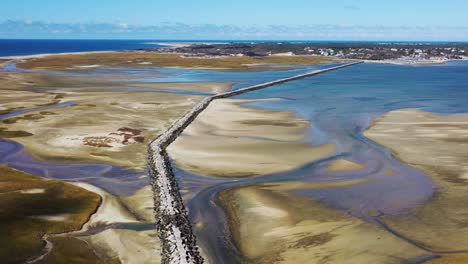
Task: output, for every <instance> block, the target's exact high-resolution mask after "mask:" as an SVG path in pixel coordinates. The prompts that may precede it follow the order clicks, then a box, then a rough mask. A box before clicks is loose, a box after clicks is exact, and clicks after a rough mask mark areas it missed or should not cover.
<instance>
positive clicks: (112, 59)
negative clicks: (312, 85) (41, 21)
mask: <svg viewBox="0 0 468 264" xmlns="http://www.w3.org/2000/svg"><path fill="white" fill-rule="evenodd" d="M330 61H332V59H330V58H325V57H318V56H306V55H303V56H267V57H248V56H244V57H214V58H206V57H204V58H193V57H183V56H182V55H181V54H166V53H155V52H119V53H118V54H117V55H116V53H97V54H75V55H73V54H72V55H70V54H68V55H53V56H47V57H43V58H35V59H30V60H27V61H25V62H22V63H18V65H17V66H18V67H20V68H26V69H34V68H42V69H44V68H51V69H61V70H65V69H67V68H70V67H74V66H84V65H105V66H144V67H184V68H208V69H217V68H218V69H252V68H253V67H252V65H257V64H263V65H266V64H279V65H294V64H297V65H313V64H320V63H325V62H330ZM141 62H151V65H142V64H139V63H141Z"/></svg>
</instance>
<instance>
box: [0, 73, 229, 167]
mask: <svg viewBox="0 0 468 264" xmlns="http://www.w3.org/2000/svg"><path fill="white" fill-rule="evenodd" d="M78 80H82V79H80V78H71V79H69V78H58V77H54V78H52V79H50V80H49V81H50V82H49V83H47V84H48V85H47V86H45V87H43V88H41V90H40V91H39V92H38V91H36V90H32V89H26V90H15V91H13V92H14V93H15V94H14V96H15V97H17V98H18V99H17V100H16V101H13V100H11V96H12V94H11V93H12V91H10V90H5V91H0V103H1V107H2V108H3V109H4V112H5V113H7V114H8V113H10V112H12V113H14V112H18V110H21V111H23V110H24V111H26V110H28V109H32V111H27V112H26V113H24V114H16V115H15V116H14V117H10V118H5V119H4V120H3V121H2V123H0V128H1V129H2V131H3V134H4V135H11V136H9V137H14V138H15V140H16V141H18V142H20V143H21V144H23V145H24V146H25V148H26V150H27V151H28V152H29V153H31V154H32V155H33V156H35V157H36V158H40V159H46V160H49V161H60V162H63V161H67V160H68V161H73V160H79V161H81V162H83V161H85V162H88V163H92V162H104V163H108V164H113V165H118V166H123V167H126V168H128V169H136V170H143V169H144V167H145V164H146V159H145V157H146V144H145V143H147V142H148V141H149V140H151V139H153V138H155V137H156V136H157V135H159V134H160V133H162V132H163V131H164V130H165V129H167V127H169V126H170V125H171V124H172V122H174V121H175V120H177V119H178V118H179V117H180V116H182V115H183V114H185V112H187V111H188V110H189V109H190V108H191V107H193V105H195V104H196V103H197V102H199V101H200V100H202V99H203V96H202V95H197V94H180V93H177V94H176V93H170V92H158V91H157V90H154V91H152V89H155V88H157V87H158V86H159V87H165V89H167V90H169V91H170V90H171V89H173V90H179V89H184V90H185V89H188V90H191V91H194V92H198V91H203V92H210V93H211V92H218V91H225V90H227V89H229V88H230V87H231V84H230V83H184V84H182V85H180V86H178V85H177V84H174V83H163V84H157V85H154V86H152V85H150V84H149V83H140V84H139V85H141V86H142V87H140V88H142V89H144V90H138V87H134V88H133V89H135V90H132V89H130V88H126V89H124V90H113V89H116V88H118V87H122V86H124V85H125V84H123V83H122V82H116V83H115V85H114V86H112V85H113V82H110V81H108V82H107V83H106V82H103V80H101V81H100V82H98V83H99V84H100V85H102V86H97V87H95V86H92V85H93V83H89V82H88V83H86V82H85V83H83V84H82V87H81V88H79V89H77V86H78V87H79V82H78ZM98 83H96V84H98ZM67 84H69V85H68V86H71V87H70V88H68V86H67ZM58 85H62V88H58V87H57V86H58ZM135 86H137V84H135ZM2 101H4V102H5V103H2ZM59 103H69V104H68V106H67V107H61V108H54V109H50V110H47V111H44V110H40V107H41V106H43V107H46V106H54V105H56V104H59ZM35 108H38V109H37V110H36V111H34V109H35ZM0 109H1V108H0ZM7 131H10V132H8V133H9V134H8V133H7ZM11 131H17V132H21V133H12V132H11ZM31 134H32V135H31ZM16 135H27V136H23V137H20V136H16Z"/></svg>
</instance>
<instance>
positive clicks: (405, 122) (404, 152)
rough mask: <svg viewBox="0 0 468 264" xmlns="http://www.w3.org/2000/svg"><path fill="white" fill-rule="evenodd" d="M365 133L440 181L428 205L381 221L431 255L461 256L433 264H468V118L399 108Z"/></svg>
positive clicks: (384, 116)
mask: <svg viewBox="0 0 468 264" xmlns="http://www.w3.org/2000/svg"><path fill="white" fill-rule="evenodd" d="M364 135H365V136H366V137H368V138H370V139H372V140H374V141H375V142H377V143H379V144H382V145H384V146H385V147H387V148H388V149H390V150H391V151H392V152H393V153H394V155H395V156H396V157H397V158H398V159H400V160H401V161H402V162H406V163H408V164H410V165H411V166H414V167H416V168H419V169H421V170H423V171H425V172H426V173H427V174H428V175H429V176H430V177H431V179H432V180H433V181H434V182H435V183H437V187H436V189H435V193H434V195H433V196H432V197H431V199H429V200H428V201H427V202H426V203H424V204H422V205H420V206H418V207H416V208H414V209H412V210H409V211H408V212H407V213H406V214H405V215H403V216H400V217H391V216H388V217H383V218H382V219H381V221H382V222H383V223H384V224H385V225H386V226H387V227H388V228H390V229H392V230H394V232H397V233H399V234H401V235H402V236H405V237H408V238H410V239H411V240H414V241H417V243H419V244H420V245H422V246H423V247H424V248H427V249H428V250H430V251H433V252H437V253H440V254H442V255H444V254H459V255H455V256H446V257H442V258H441V259H438V260H434V261H432V262H430V263H466V262H467V261H468V258H467V257H466V252H468V251H467V250H468V238H467V234H468V224H467V223H468V216H467V215H468V211H467V209H466V205H465V201H466V200H467V199H468V182H467V179H468V177H467V175H468V174H467V166H468V164H467V162H466V158H467V157H468V151H467V149H468V148H467V147H468V115H467V114H451V115H440V114H435V113H430V112H424V111H421V110H418V109H403V110H397V111H392V112H389V113H387V114H385V115H383V116H382V117H379V118H377V119H376V120H375V121H374V122H373V124H372V126H371V127H370V128H369V129H368V130H366V132H365V133H364ZM442 237H443V239H441V238H442Z"/></svg>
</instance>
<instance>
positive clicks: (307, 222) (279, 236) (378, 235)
mask: <svg viewBox="0 0 468 264" xmlns="http://www.w3.org/2000/svg"><path fill="white" fill-rule="evenodd" d="M273 185H275V186H276V187H275V188H273V189H271V188H270V184H266V185H263V184H259V185H251V186H244V187H237V188H233V189H230V190H227V191H224V192H222V193H221V194H220V195H219V197H218V199H217V203H219V204H221V205H222V206H223V208H224V210H225V212H226V214H227V216H228V221H229V226H230V229H231V230H232V233H233V237H234V241H235V243H236V245H237V247H238V248H239V250H240V253H241V257H242V263H402V262H403V261H406V260H411V259H415V258H417V257H419V256H420V255H423V254H424V251H422V250H420V249H418V248H416V247H414V246H412V245H411V244H409V243H406V242H404V241H401V240H399V239H398V238H396V237H394V236H393V235H391V234H390V233H387V232H386V231H384V230H382V229H380V228H378V227H376V226H374V225H372V224H369V223H366V222H363V221H362V220H359V219H357V218H354V217H351V216H347V215H345V214H343V213H341V212H340V211H337V210H334V209H329V208H327V207H325V206H324V205H323V204H321V203H319V202H317V201H314V200H311V199H307V198H304V197H301V196H298V195H294V194H291V193H289V192H286V191H284V190H280V189H284V188H283V187H281V186H282V184H281V183H277V184H273ZM340 185H341V184H340V183H337V184H336V186H335V187H337V186H340ZM317 187H318V188H321V186H317ZM322 187H323V186H322ZM329 187H331V186H329ZM286 188H287V187H286ZM303 188H306V186H303Z"/></svg>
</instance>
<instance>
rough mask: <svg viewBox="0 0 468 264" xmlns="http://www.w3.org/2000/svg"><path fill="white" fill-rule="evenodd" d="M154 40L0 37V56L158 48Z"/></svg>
mask: <svg viewBox="0 0 468 264" xmlns="http://www.w3.org/2000/svg"><path fill="white" fill-rule="evenodd" d="M155 42H157V41H155V40H84V39H0V56H18V55H34V54H43V53H63V52H84V51H107V50H136V49H147V48H158V47H162V45H158V44H155Z"/></svg>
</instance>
